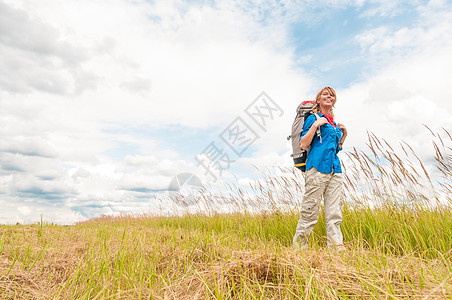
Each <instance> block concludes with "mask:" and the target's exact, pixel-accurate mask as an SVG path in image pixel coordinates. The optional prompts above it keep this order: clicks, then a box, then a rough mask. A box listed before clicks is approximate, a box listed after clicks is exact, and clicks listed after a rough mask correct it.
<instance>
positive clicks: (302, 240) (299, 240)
mask: <svg viewBox="0 0 452 300" xmlns="http://www.w3.org/2000/svg"><path fill="white" fill-rule="evenodd" d="M334 104H336V92H335V91H334V90H333V88H331V87H325V88H323V89H322V90H320V91H319V92H318V93H317V96H316V105H315V106H314V107H313V109H312V110H313V112H314V113H316V114H317V115H318V116H319V117H320V118H316V116H315V115H313V114H312V115H310V116H309V117H308V118H306V120H305V122H304V124H303V132H302V133H301V137H300V147H301V148H302V149H306V148H307V147H308V146H310V150H309V154H308V158H307V161H306V173H305V193H304V197H303V203H302V206H301V216H300V220H299V221H298V225H297V229H296V232H295V236H294V238H293V246H294V248H296V249H298V248H302V249H306V248H308V238H309V235H310V234H311V232H312V230H313V229H314V226H315V224H316V223H317V220H318V219H319V207H320V202H321V199H322V196H323V200H324V204H325V219H326V232H327V243H328V247H337V248H338V249H340V250H343V249H344V246H343V238H342V232H341V228H340V224H341V221H342V212H341V206H342V203H341V201H342V197H343V192H342V169H341V162H340V161H339V158H338V156H337V153H338V152H339V151H340V150H342V144H343V143H344V141H345V138H346V137H347V130H346V129H345V126H344V125H342V124H336V123H335V122H334V120H333V117H334V114H333V107H334ZM318 127H320V133H321V134H320V137H318V136H317V135H316V134H315V132H316V130H317V128H318Z"/></svg>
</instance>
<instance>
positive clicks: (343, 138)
mask: <svg viewBox="0 0 452 300" xmlns="http://www.w3.org/2000/svg"><path fill="white" fill-rule="evenodd" d="M337 126H338V127H339V129H340V130H342V136H341V138H340V139H339V143H338V145H339V148H342V145H343V144H344V142H345V139H346V138H347V128H345V126H344V124H341V123H337Z"/></svg>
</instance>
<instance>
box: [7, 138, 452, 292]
mask: <svg viewBox="0 0 452 300" xmlns="http://www.w3.org/2000/svg"><path fill="white" fill-rule="evenodd" d="M449 138H450V136H449ZM450 141H452V139H450ZM369 147H370V149H371V152H370V153H371V155H369V154H365V153H364V152H360V151H357V150H355V151H353V152H350V153H349V154H348V159H349V160H350V161H349V165H350V166H352V167H349V168H348V169H347V170H346V188H345V194H346V199H347V201H346V203H345V205H344V207H343V223H342V231H343V234H344V241H345V243H346V250H345V251H343V252H335V251H329V250H328V248H327V247H326V233H325V220H324V218H323V217H321V218H320V220H319V223H318V224H317V226H316V228H315V230H314V234H313V235H312V237H311V241H310V242H311V247H310V249H309V250H304V251H298V250H294V249H292V247H291V240H292V236H293V234H294V231H295V227H296V224H297V221H298V217H299V214H298V210H297V208H298V205H299V202H298V201H299V198H300V195H301V193H302V184H300V182H299V180H298V179H299V178H298V177H297V176H298V175H297V173H296V172H294V173H293V174H292V175H293V176H289V175H287V176H276V177H271V178H267V180H266V181H264V183H259V186H256V187H252V188H254V190H255V191H259V193H260V194H259V195H258V196H257V197H255V198H253V203H252V204H253V205H252V208H253V209H252V210H251V209H248V207H247V203H248V202H247V201H249V199H248V198H247V197H245V196H244V192H243V191H242V190H240V189H239V190H238V191H237V193H236V194H235V195H232V196H231V195H230V196H228V197H230V198H231V199H232V202H233V203H235V207H236V209H235V211H233V212H230V213H224V212H223V213H220V212H219V211H217V210H215V209H213V207H214V206H213V205H210V206H209V205H208V206H207V207H211V208H212V209H210V210H207V211H204V213H203V214H201V213H195V214H184V215H179V216H173V217H158V216H147V215H140V216H138V215H135V216H131V215H123V216H116V217H113V216H104V217H101V218H98V219H94V220H90V221H87V222H84V223H80V224H77V225H75V226H57V225H52V224H47V223H45V222H43V221H42V222H40V223H39V224H33V225H14V226H6V225H4V226H1V227H0V274H1V277H0V295H1V298H2V299H211V298H216V299H301V298H302V299H372V298H374V299H452V277H451V274H452V262H451V261H452V259H451V256H452V250H451V249H452V210H451V205H450V204H451V202H452V201H451V198H450V197H451V196H450V195H451V193H450V191H451V187H452V184H451V178H452V155H451V154H450V151H451V150H452V149H451V148H450V147H448V146H447V143H445V141H444V139H443V140H441V142H440V143H434V147H435V149H436V150H437V151H436V156H435V160H436V166H437V172H438V173H439V174H441V177H440V180H439V182H432V181H431V179H430V175H429V172H428V171H427V170H426V168H425V167H424V165H423V164H422V162H421V161H420V160H419V159H417V160H416V158H417V156H416V155H415V154H414V153H413V152H410V150H409V146H408V145H405V146H404V145H402V146H401V147H402V149H403V151H404V153H405V154H404V156H403V157H401V156H400V155H397V154H396V153H395V151H393V150H392V148H391V146H389V145H387V144H386V145H385V143H384V142H383V143H382V142H380V141H379V140H378V139H376V138H375V137H374V136H372V135H370V136H369ZM410 159H411V160H410ZM412 161H414V162H416V163H412ZM440 196H441V197H440ZM201 200H203V201H208V200H209V199H208V197H204V198H203V199H201ZM201 200H200V201H201ZM259 205H261V206H259ZM203 207H205V206H203ZM256 207H257V208H259V207H261V208H262V209H256ZM251 211H252V213H251Z"/></svg>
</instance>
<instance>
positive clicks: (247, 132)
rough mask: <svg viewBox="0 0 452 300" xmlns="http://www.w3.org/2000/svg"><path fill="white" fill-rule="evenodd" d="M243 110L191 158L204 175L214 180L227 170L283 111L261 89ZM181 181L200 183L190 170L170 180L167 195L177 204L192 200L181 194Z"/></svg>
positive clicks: (198, 186)
mask: <svg viewBox="0 0 452 300" xmlns="http://www.w3.org/2000/svg"><path fill="white" fill-rule="evenodd" d="M243 112H244V114H243V116H238V117H236V118H235V119H234V120H233V121H232V122H231V123H230V125H229V126H227V127H226V128H225V129H224V130H223V131H222V132H221V133H220V135H219V136H218V139H215V140H213V141H211V142H210V143H209V144H208V145H207V146H206V147H205V148H204V150H202V152H200V153H199V154H198V155H196V156H195V157H194V159H195V161H196V162H197V166H198V167H201V168H202V169H203V171H204V175H205V176H207V177H208V178H209V179H211V180H212V181H213V182H217V181H218V180H219V178H220V177H222V175H223V173H224V172H225V171H228V170H229V168H230V167H231V165H232V164H233V163H234V162H236V161H237V159H239V158H241V157H242V155H243V154H244V153H245V152H246V151H247V150H248V149H249V148H250V147H251V146H252V145H253V144H254V143H255V142H256V141H257V140H258V139H259V138H260V137H261V135H262V134H263V133H266V132H267V129H268V126H269V125H270V124H271V123H272V122H273V121H274V120H275V119H276V118H280V117H282V116H283V114H284V111H283V110H282V109H281V107H279V106H278V104H277V103H276V102H275V101H273V99H272V98H270V97H269V96H268V95H267V94H266V93H265V92H261V93H260V94H259V96H257V97H256V99H254V101H253V102H251V103H250V104H249V105H248V106H247V107H246V108H245V109H244V111H243ZM223 145H224V146H223ZM181 182H182V183H183V184H185V183H188V185H191V186H192V187H191V188H192V189H195V190H196V189H199V188H201V187H202V186H203V185H202V183H201V180H200V179H199V178H198V177H196V176H195V175H193V174H191V173H181V174H179V175H177V176H176V177H174V178H173V180H172V181H171V183H170V187H169V190H170V191H171V192H170V197H171V199H172V200H173V201H175V202H176V203H178V202H180V201H184V203H187V202H190V201H193V199H190V198H187V197H184V196H183V195H180V191H182V189H181ZM190 182H191V183H190ZM193 183H195V184H193ZM171 193H172V195H171ZM191 196H193V195H191Z"/></svg>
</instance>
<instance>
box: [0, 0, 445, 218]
mask: <svg viewBox="0 0 452 300" xmlns="http://www.w3.org/2000/svg"><path fill="white" fill-rule="evenodd" d="M0 20H1V21H0V57H1V59H0V125H1V126H0V132H1V134H2V139H1V141H0V166H1V169H0V205H1V206H2V211H1V212H0V223H12V224H14V223H16V222H19V223H30V222H35V221H39V220H40V218H41V215H42V216H43V218H44V219H45V220H47V221H49V222H55V223H60V224H73V223H75V222H77V221H81V220H85V219H87V218H93V217H97V216H99V215H101V214H117V213H121V212H125V213H128V212H131V213H142V212H156V211H157V212H158V211H165V209H166V207H167V206H170V203H165V201H164V200H162V199H163V198H160V196H161V195H166V194H168V193H167V192H166V190H168V187H169V185H170V182H171V181H172V180H173V179H174V178H177V176H178V175H179V174H184V173H190V174H195V175H196V176H198V177H199V178H200V179H201V180H202V181H203V182H204V183H205V184H211V185H212V186H214V187H218V186H219V185H218V184H219V183H218V182H220V183H221V182H227V183H230V184H232V185H235V186H237V187H245V186H247V185H248V184H249V183H252V182H255V181H256V180H258V179H259V176H260V173H259V171H257V169H259V170H272V168H275V167H276V168H277V167H288V168H290V167H291V164H292V161H291V158H290V156H289V155H290V145H289V143H288V142H287V141H286V139H285V138H286V136H287V135H288V134H289V133H290V128H291V124H292V121H293V117H294V111H295V108H296V107H297V105H298V103H299V102H300V101H302V100H307V99H312V98H313V97H314V96H315V94H316V93H317V91H318V90H319V89H321V88H322V87H324V86H332V87H334V88H335V89H336V91H337V93H338V102H337V104H336V108H335V109H336V120H337V121H338V122H341V123H344V124H345V125H346V126H347V128H348V131H349V137H348V138H347V141H346V143H345V145H344V147H345V150H346V151H347V150H351V149H352V148H353V147H356V148H357V149H365V148H366V139H367V138H366V136H367V131H372V132H374V133H375V134H376V135H377V136H384V137H385V139H386V140H387V141H389V142H391V143H394V144H398V143H400V141H401V140H404V141H406V142H408V143H409V144H410V145H411V146H412V147H413V148H414V149H415V150H416V153H417V154H418V155H419V156H420V157H422V159H423V160H425V161H426V162H428V163H429V166H428V167H429V168H431V169H432V172H434V171H433V170H434V168H433V166H432V165H431V163H432V153H433V148H432V147H430V146H429V147H426V144H430V141H431V135H430V133H429V132H428V130H427V129H426V128H425V127H424V126H423V125H422V124H427V125H428V126H429V127H430V128H432V130H434V131H438V130H441V128H446V129H448V128H449V129H450V128H452V126H451V124H452V115H451V113H452V102H451V101H448V100H447V97H445V96H444V93H445V92H447V91H448V90H449V89H450V79H451V78H452V71H451V70H452V57H451V56H450V53H452V3H451V2H450V1H442V0H432V1H397V2H395V1H387V0H372V1H365V0H355V1H352V0H334V1H331V0H328V1H299V0H287V1H270V0H268V1H266V0H254V1H251V0H250V1H196V2H194V1H183V0H167V1H160V0H158V1H145V0H136V1H127V0H111V1H88V0H86V1H85V0H81V1H57V0H43V1H30V0H19V1H17V0H14V1H12V0H0ZM262 92H265V94H266V95H267V96H268V97H269V98H270V99H271V101H272V103H273V105H276V106H277V107H278V112H279V113H278V114H277V115H274V116H273V117H272V118H271V119H268V120H267V121H268V124H267V125H266V127H265V128H262V127H259V126H258V124H257V123H256V122H255V121H254V120H252V118H250V116H249V115H248V114H247V113H246V109H247V108H248V107H249V106H250V105H251V104H252V103H255V102H253V101H257V100H259V99H260V98H259V96H260V95H262V94H261V93H262ZM445 99H446V100H445ZM261 100H262V99H260V100H259V101H261ZM256 103H258V102H256ZM426 108H428V109H426ZM438 116H441V117H438ZM238 118H239V119H238ZM237 120H238V121H237ZM233 122H242V123H244V124H245V125H246V126H248V127H249V128H250V131H248V134H249V136H248V137H247V138H250V141H252V142H251V144H250V145H246V139H243V140H241V141H236V143H239V142H240V143H243V144H242V145H245V146H247V147H246V148H244V147H242V150H243V151H242V152H240V155H237V153H235V152H234V151H233V150H232V148H230V147H229V146H228V145H227V143H226V142H225V141H224V140H223V139H222V138H221V137H222V135H223V138H224V137H225V134H227V133H232V131H230V132H228V131H227V130H228V129H231V130H232V127H231V126H232V125H233V124H234V123H233ZM235 124H237V123H235ZM242 125H243V124H242ZM253 138H254V139H253ZM212 143H213V144H212ZM212 145H215V147H217V150H219V151H220V152H218V153H217V155H219V157H220V156H221V157H223V158H225V157H228V158H229V159H230V160H231V161H232V162H231V163H230V164H229V165H223V166H227V168H225V169H224V171H223V172H222V173H221V174H220V176H219V177H218V178H217V179H218V181H214V182H213V180H212V178H209V176H208V175H206V170H204V169H203V168H202V167H200V165H199V160H201V159H202V156H201V157H200V156H199V155H201V154H202V152H203V151H204V150H205V149H207V148H208V147H209V146H212ZM211 150H212V148H211ZM341 158H342V159H343V160H344V162H345V163H346V158H345V156H342V157H341ZM223 163H225V161H224V160H223ZM270 172H271V171H270ZM433 174H434V173H433Z"/></svg>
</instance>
